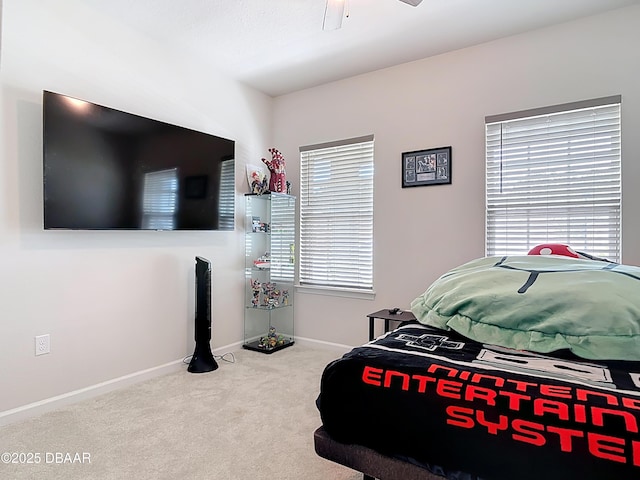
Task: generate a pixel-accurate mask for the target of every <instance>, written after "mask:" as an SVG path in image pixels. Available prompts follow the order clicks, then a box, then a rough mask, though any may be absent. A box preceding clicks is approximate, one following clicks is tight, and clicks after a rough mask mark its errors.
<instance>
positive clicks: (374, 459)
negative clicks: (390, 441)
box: [313, 427, 443, 480]
mask: <svg viewBox="0 0 640 480" xmlns="http://www.w3.org/2000/svg"><path fill="white" fill-rule="evenodd" d="M313 442H314V445H315V449H316V453H317V454H318V455H319V456H321V457H322V458H326V459H327V460H331V461H333V462H336V463H339V464H340V465H344V466H345V467H349V468H352V469H353V470H357V471H358V472H362V473H363V475H364V476H363V480H374V479H376V478H377V479H379V480H442V478H443V477H441V476H439V475H435V474H433V473H431V472H429V471H428V470H426V469H425V468H422V467H419V466H417V465H414V464H413V463H409V462H405V461H403V460H400V459H397V458H393V457H388V456H386V455H382V454H381V453H378V452H376V451H375V450H372V449H370V448H367V447H363V446H362V445H347V444H344V443H340V442H336V441H335V440H334V439H333V438H331V437H330V436H329V434H328V433H327V431H326V430H325V429H324V427H320V428H318V429H317V430H316V431H315V432H314V434H313Z"/></svg>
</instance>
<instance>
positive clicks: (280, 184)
mask: <svg viewBox="0 0 640 480" xmlns="http://www.w3.org/2000/svg"><path fill="white" fill-rule="evenodd" d="M269 153H271V160H267V159H266V158H263V159H262V161H263V163H264V164H265V165H266V166H267V168H268V169H269V172H270V173H271V175H270V177H269V190H270V191H272V192H278V193H284V192H285V189H286V172H285V168H284V166H285V162H284V157H283V156H282V154H281V153H280V152H279V151H278V150H277V149H275V148H270V149H269Z"/></svg>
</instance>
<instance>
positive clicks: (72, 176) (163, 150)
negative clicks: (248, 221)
mask: <svg viewBox="0 0 640 480" xmlns="http://www.w3.org/2000/svg"><path fill="white" fill-rule="evenodd" d="M42 103H43V148H44V152H43V153H44V154H43V174H44V181H43V184H44V228H45V229H74V230H119V229H121V230H233V229H234V226H235V221H234V212H235V175H234V170H235V167H234V156H235V142H234V141H233V140H229V139H226V138H221V137H217V136H215V135H211V134H207V133H203V132H198V131H195V130H190V129H187V128H183V127H179V126H176V125H171V124H168V123H164V122H160V121H157V120H152V119H150V118H145V117H141V116H138V115H134V114H131V113H126V112H123V111H120V110H115V109H113V108H109V107H104V106H101V105H97V104H95V103H90V102H86V101H83V100H79V99H76V98H73V97H69V96H66V95H61V94H58V93H54V92H49V91H44V92H43V102H42Z"/></svg>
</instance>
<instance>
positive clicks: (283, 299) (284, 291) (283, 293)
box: [282, 290, 289, 305]
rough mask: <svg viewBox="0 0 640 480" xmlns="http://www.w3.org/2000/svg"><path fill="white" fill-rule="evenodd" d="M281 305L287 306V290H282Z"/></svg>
mask: <svg viewBox="0 0 640 480" xmlns="http://www.w3.org/2000/svg"><path fill="white" fill-rule="evenodd" d="M282 304H283V305H289V290H282Z"/></svg>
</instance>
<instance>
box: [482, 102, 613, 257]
mask: <svg viewBox="0 0 640 480" xmlns="http://www.w3.org/2000/svg"><path fill="white" fill-rule="evenodd" d="M611 98H613V99H614V100H615V101H614V103H607V102H605V104H603V105H595V106H589V107H583V108H574V109H561V111H559V112H551V113H544V114H539V115H533V116H527V117H524V118H516V119H509V120H504V121H495V122H491V121H489V119H488V120H487V124H486V202H487V205H486V208H487V212H486V253H487V255H523V254H526V253H527V252H528V251H529V249H530V248H532V247H534V246H535V245H538V244H541V243H566V244H568V245H570V246H571V247H573V248H574V249H575V250H578V251H583V252H586V253H589V254H592V255H596V256H598V257H604V258H608V259H610V260H612V261H620V206H621V174H620V165H621V158H620V97H610V98H609V99H602V100H608V101H609V102H611ZM593 103H596V104H597V103H599V102H598V101H597V100H595V101H593ZM561 107H563V106H561ZM564 107H566V106H564Z"/></svg>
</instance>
